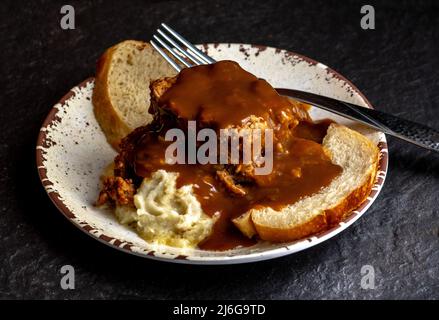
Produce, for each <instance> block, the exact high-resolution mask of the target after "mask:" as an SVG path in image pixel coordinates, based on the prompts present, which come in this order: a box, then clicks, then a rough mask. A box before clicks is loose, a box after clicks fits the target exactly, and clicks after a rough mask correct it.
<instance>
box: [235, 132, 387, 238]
mask: <svg viewBox="0 0 439 320" xmlns="http://www.w3.org/2000/svg"><path fill="white" fill-rule="evenodd" d="M323 146H324V148H326V150H327V151H328V152H329V153H330V155H331V159H332V162H333V163H335V164H337V165H339V166H341V167H342V168H343V171H342V173H341V174H340V175H339V176H338V177H336V178H335V179H334V180H333V181H332V182H331V183H330V185H329V186H327V187H325V188H323V189H322V190H321V191H320V192H319V193H317V194H314V195H312V196H310V197H306V198H304V199H301V200H299V201H298V202H296V203H294V204H292V205H289V206H287V207H285V208H284V209H282V210H281V211H275V210H273V209H271V208H263V209H252V210H250V211H248V212H247V213H245V214H243V215H241V216H240V217H238V218H236V219H234V221H233V222H234V223H235V225H236V226H237V227H238V228H239V229H240V230H241V231H242V232H243V233H244V234H245V235H247V236H248V237H252V236H253V235H255V234H258V235H259V237H260V238H261V239H263V240H268V241H276V242H283V241H292V240H296V239H301V238H304V237H306V236H309V235H311V234H315V233H318V232H320V231H323V230H326V229H328V228H330V227H331V226H333V225H334V224H336V223H338V222H340V221H341V220H343V219H344V218H345V217H346V216H347V215H349V213H350V212H351V211H352V210H354V209H356V208H358V207H359V206H360V204H361V203H362V202H363V201H364V200H365V199H366V198H367V196H368V194H369V193H370V190H371V188H372V185H373V184H374V182H375V178H376V173H377V168H378V160H379V150H378V147H377V146H376V145H374V144H373V143H372V142H371V141H370V140H369V139H368V138H366V137H365V136H363V135H362V134H360V133H358V132H357V131H354V130H351V129H349V128H347V127H345V126H342V125H337V124H331V125H330V126H329V128H328V132H327V135H326V136H325V138H324V140H323Z"/></svg>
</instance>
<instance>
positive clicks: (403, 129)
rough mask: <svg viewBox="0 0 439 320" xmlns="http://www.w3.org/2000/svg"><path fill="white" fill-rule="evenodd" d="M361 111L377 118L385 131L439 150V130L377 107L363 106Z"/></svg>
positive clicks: (374, 118)
mask: <svg viewBox="0 0 439 320" xmlns="http://www.w3.org/2000/svg"><path fill="white" fill-rule="evenodd" d="M361 113H363V114H366V115H367V116H368V117H369V118H372V120H375V121H376V122H377V124H378V125H380V127H381V130H383V131H384V132H385V133H387V134H389V135H391V136H394V137H397V138H400V139H403V140H406V141H408V142H411V143H413V144H416V145H418V146H421V147H424V148H427V149H430V150H434V151H436V152H439V131H437V130H435V129H433V128H430V127H427V126H425V125H423V124H420V123H416V122H413V121H410V120H406V119H403V118H399V117H396V116H393V115H391V114H388V113H385V112H381V111H379V110H376V109H367V108H361Z"/></svg>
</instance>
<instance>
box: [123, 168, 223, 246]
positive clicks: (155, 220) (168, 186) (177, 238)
mask: <svg viewBox="0 0 439 320" xmlns="http://www.w3.org/2000/svg"><path fill="white" fill-rule="evenodd" d="M177 177H178V174H177V173H175V172H166V171H164V170H158V171H156V172H155V173H154V174H153V175H152V176H151V178H149V179H144V180H143V182H142V184H141V185H140V187H139V189H138V190H137V193H136V195H135V196H134V205H135V207H136V208H132V207H128V206H117V207H116V216H117V217H118V219H119V220H120V222H121V223H124V224H129V225H133V226H134V227H135V229H136V230H137V232H138V233H139V235H140V236H141V237H142V238H144V239H145V240H146V241H148V242H151V243H158V244H165V245H169V246H174V247H182V248H192V247H195V246H196V245H197V244H198V243H199V242H200V241H202V240H203V239H205V238H206V237H207V236H208V235H209V234H210V233H211V231H212V227H213V224H214V222H215V218H211V217H209V216H207V215H206V214H205V213H204V212H203V210H202V209H201V206H200V203H199V202H198V200H197V199H196V197H195V195H194V194H193V192H192V186H190V185H187V186H183V187H181V188H179V189H177V188H176V181H177Z"/></svg>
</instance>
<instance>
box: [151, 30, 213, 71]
mask: <svg viewBox="0 0 439 320" xmlns="http://www.w3.org/2000/svg"><path fill="white" fill-rule="evenodd" d="M161 27H163V29H164V30H165V31H166V32H165V31H163V30H162V29H160V28H159V29H157V34H154V35H153V39H154V40H151V41H150V43H151V45H152V46H153V47H154V49H156V50H157V52H158V53H160V54H161V56H162V57H163V58H165V60H166V61H167V62H169V64H170V65H171V66H172V67H173V68H174V69H175V70H177V71H178V72H180V71H181V69H182V67H181V65H179V64H178V63H177V62H176V61H175V60H174V59H172V58H171V57H170V56H169V55H168V54H167V53H166V52H165V50H166V51H167V52H168V53H169V54H171V55H172V56H173V57H174V58H175V59H176V60H177V61H179V62H180V63H181V64H182V65H183V66H184V67H188V68H190V67H193V66H199V65H202V64H211V63H215V62H216V61H215V60H214V59H212V58H211V57H209V56H208V55H206V54H205V53H204V52H203V51H201V50H199V49H198V48H197V47H195V46H194V45H193V44H191V43H190V42H189V41H188V40H186V39H185V38H183V37H182V36H181V35H180V34H179V33H178V32H176V31H175V30H174V29H172V28H171V27H169V26H168V25H166V24H165V23H162V24H161ZM173 38H174V39H173ZM178 43H180V44H178ZM159 44H160V45H159Z"/></svg>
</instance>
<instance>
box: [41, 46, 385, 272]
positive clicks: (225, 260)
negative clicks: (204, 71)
mask: <svg viewBox="0 0 439 320" xmlns="http://www.w3.org/2000/svg"><path fill="white" fill-rule="evenodd" d="M219 45H225V46H228V47H230V46H250V47H252V48H257V49H258V50H261V51H263V50H266V49H273V50H276V52H284V53H285V54H286V55H288V56H291V57H295V58H298V59H299V60H302V61H306V62H307V63H309V64H310V65H315V66H318V67H320V68H323V69H325V70H326V72H327V73H328V74H331V75H332V76H333V77H335V78H337V79H339V80H341V81H343V82H345V83H346V84H347V85H348V86H350V88H351V89H352V90H353V91H354V92H355V93H356V94H357V95H358V96H359V97H360V98H361V99H362V100H363V101H364V102H365V104H366V105H367V106H368V107H369V108H372V105H371V103H370V102H369V101H368V100H367V98H366V97H365V96H364V95H363V94H362V93H361V92H360V90H359V89H358V88H357V87H356V86H354V85H353V83H352V82H350V81H349V80H348V79H346V78H345V77H344V76H342V75H341V74H339V73H338V72H336V71H334V70H333V69H331V68H329V67H327V66H325V65H323V64H321V63H319V62H317V61H315V60H313V59H311V58H308V57H306V56H303V55H300V54H297V53H294V52H291V51H287V50H283V49H276V48H271V47H267V46H260V45H248V44H229V43H221V44H204V45H201V47H203V48H204V49H205V50H206V51H207V50H208V49H209V47H210V46H214V47H215V48H216V47H217V46H219ZM91 82H94V78H93V77H90V78H88V79H86V80H85V81H83V82H81V83H80V84H79V85H77V86H75V87H74V88H72V89H71V90H70V91H69V92H68V93H67V94H66V95H64V97H62V98H61V99H60V101H59V102H58V103H57V104H56V105H58V104H61V105H63V104H65V103H66V101H68V100H69V99H71V98H72V97H73V96H74V95H75V89H78V88H83V87H85V86H87V85H88V84H89V83H91ZM58 111H59V109H57V108H55V107H53V108H52V109H51V111H50V112H49V114H48V115H47V117H46V119H45V120H44V122H43V124H42V127H41V129H40V132H39V135H38V139H37V146H36V164H37V170H38V174H39V177H40V180H41V183H42V185H43V187H44V188H45V190H46V192H47V194H48V196H49V198H50V199H51V201H52V202H53V203H54V205H55V206H56V207H57V209H58V210H59V211H60V212H61V213H62V214H63V215H64V216H65V217H66V218H67V219H68V220H69V221H70V222H71V223H73V224H74V225H75V226H76V227H78V228H79V229H80V230H82V231H83V232H84V233H86V234H88V235H89V236H91V237H93V238H94V239H96V240H98V241H100V242H101V243H104V244H106V245H108V246H110V247H112V248H115V249H118V250H120V251H122V252H126V253H129V254H133V255H136V256H140V257H146V258H149V259H153V260H159V261H165V262H173V263H183V264H208V265H223V264H240V263H250V262H256V261H262V260H267V259H274V258H278V257H282V256H285V255H289V254H292V253H295V252H299V251H302V250H305V249H307V248H310V247H313V246H315V245H317V244H320V243H322V242H324V241H326V240H328V239H330V238H332V237H334V236H335V235H337V234H339V233H340V232H341V231H343V230H345V229H346V228H348V227H349V226H350V225H352V224H353V223H354V222H355V221H357V220H358V219H359V218H360V217H361V216H362V215H363V214H364V213H365V212H366V211H367V209H368V208H369V207H370V206H371V205H372V203H373V202H374V201H375V199H376V198H377V196H378V194H379V193H380V191H381V189H382V187H383V185H384V182H385V179H386V175H387V171H388V149H387V141H386V137H385V135H384V134H382V135H381V137H380V140H379V143H378V148H379V150H380V161H379V164H378V172H379V173H380V174H378V175H377V178H376V181H375V184H374V185H373V187H372V190H371V192H370V194H369V195H368V197H367V199H366V201H364V202H363V203H362V204H361V205H360V206H359V207H358V208H357V209H356V210H354V211H352V212H351V214H350V215H349V216H348V217H347V218H346V219H345V220H343V221H341V222H340V223H339V224H337V225H335V226H334V227H332V228H330V229H328V230H325V231H323V232H321V233H319V234H316V235H312V236H310V237H307V238H304V239H301V240H297V241H294V242H290V243H288V244H286V245H285V246H281V247H277V248H274V249H267V250H265V251H262V252H255V253H249V254H243V255H233V256H227V255H224V256H207V257H203V258H202V259H199V260H198V259H194V258H193V257H191V259H187V257H186V256H184V255H181V256H175V257H172V258H168V257H163V256H156V255H154V251H150V252H141V251H134V250H132V245H130V244H127V245H124V246H119V245H116V243H115V242H117V241H119V243H120V242H124V241H122V240H118V239H115V238H114V237H110V236H108V235H105V234H103V233H102V234H100V235H99V236H98V235H97V234H95V233H93V229H94V228H93V227H92V226H89V225H88V224H87V223H78V222H77V221H76V220H75V218H76V216H75V214H74V213H73V212H72V211H71V210H70V209H69V208H67V206H66V205H65V204H64V202H63V201H62V199H61V197H60V195H59V194H58V193H57V192H49V191H48V186H50V185H51V182H50V180H49V179H48V176H47V168H46V167H45V165H44V152H43V150H44V148H45V147H47V144H48V141H47V139H46V131H45V130H44V129H45V128H47V127H49V126H50V125H51V124H52V123H53V122H54V121H57V120H59V117H58V115H57V113H58Z"/></svg>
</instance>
